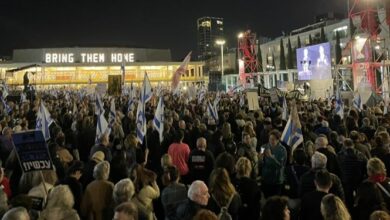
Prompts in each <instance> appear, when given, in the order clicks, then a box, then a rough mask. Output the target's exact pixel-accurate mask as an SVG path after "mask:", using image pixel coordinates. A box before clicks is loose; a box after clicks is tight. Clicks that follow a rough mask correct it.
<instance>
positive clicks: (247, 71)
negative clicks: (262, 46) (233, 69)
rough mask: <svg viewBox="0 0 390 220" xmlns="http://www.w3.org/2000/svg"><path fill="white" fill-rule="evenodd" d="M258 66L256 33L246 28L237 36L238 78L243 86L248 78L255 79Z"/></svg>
mask: <svg viewBox="0 0 390 220" xmlns="http://www.w3.org/2000/svg"><path fill="white" fill-rule="evenodd" d="M258 67H259V63H258V61H257V41H256V33H254V32H251V31H250V30H247V31H245V32H243V33H240V34H239V36H238V69H239V78H240V82H241V84H242V85H243V86H244V87H245V84H246V83H247V81H248V79H249V80H254V81H256V80H255V79H254V78H255V77H256V76H257V75H258ZM258 77H259V76H258Z"/></svg>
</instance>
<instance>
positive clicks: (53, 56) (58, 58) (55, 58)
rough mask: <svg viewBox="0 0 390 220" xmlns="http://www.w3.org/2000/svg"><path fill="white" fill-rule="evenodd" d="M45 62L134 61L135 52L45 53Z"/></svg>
mask: <svg viewBox="0 0 390 220" xmlns="http://www.w3.org/2000/svg"><path fill="white" fill-rule="evenodd" d="M44 59H45V63H75V62H80V63H105V62H111V63H133V62H134V60H135V59H134V53H109V54H106V53H80V54H74V53H45V56H44Z"/></svg>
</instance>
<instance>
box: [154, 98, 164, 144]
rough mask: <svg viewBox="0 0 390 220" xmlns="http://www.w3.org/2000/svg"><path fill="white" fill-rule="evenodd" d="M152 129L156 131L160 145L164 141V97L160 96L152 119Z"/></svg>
mask: <svg viewBox="0 0 390 220" xmlns="http://www.w3.org/2000/svg"><path fill="white" fill-rule="evenodd" d="M153 127H154V128H155V129H156V130H157V132H158V134H159V138H160V143H161V142H162V141H163V139H164V136H163V132H164V97H162V96H160V99H159V101H158V105H157V109H156V112H155V115H154V119H153Z"/></svg>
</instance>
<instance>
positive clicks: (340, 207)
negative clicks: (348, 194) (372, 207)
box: [321, 194, 352, 220]
mask: <svg viewBox="0 0 390 220" xmlns="http://www.w3.org/2000/svg"><path fill="white" fill-rule="evenodd" d="M321 214H322V217H324V220H351V219H352V218H351V215H350V214H349V212H348V209H347V207H345V205H344V203H343V201H341V199H340V198H339V197H337V196H335V195H333V194H328V195H326V196H325V197H324V198H322V201H321Z"/></svg>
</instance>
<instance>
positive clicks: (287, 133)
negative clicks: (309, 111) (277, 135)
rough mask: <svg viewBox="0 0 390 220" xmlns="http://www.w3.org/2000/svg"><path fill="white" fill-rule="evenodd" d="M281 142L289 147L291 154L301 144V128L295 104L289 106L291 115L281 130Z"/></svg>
mask: <svg viewBox="0 0 390 220" xmlns="http://www.w3.org/2000/svg"><path fill="white" fill-rule="evenodd" d="M281 140H282V141H283V142H284V143H286V144H287V145H288V146H290V147H291V149H292V151H291V152H294V150H295V148H297V147H298V146H299V145H300V144H301V143H303V134H302V127H301V122H300V121H299V116H298V111H297V106H296V104H295V102H293V103H292V105H291V114H290V117H289V119H288V121H287V124H286V127H285V128H284V130H283V134H282V138H281Z"/></svg>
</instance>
